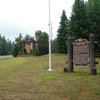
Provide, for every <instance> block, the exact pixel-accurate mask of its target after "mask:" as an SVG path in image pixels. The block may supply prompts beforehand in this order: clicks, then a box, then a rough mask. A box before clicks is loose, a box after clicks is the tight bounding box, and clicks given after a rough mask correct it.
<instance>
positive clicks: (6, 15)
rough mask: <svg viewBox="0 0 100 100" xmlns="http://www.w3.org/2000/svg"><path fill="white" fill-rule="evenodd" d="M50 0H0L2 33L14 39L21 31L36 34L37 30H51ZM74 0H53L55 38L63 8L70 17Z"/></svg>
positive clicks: (52, 12)
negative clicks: (49, 18)
mask: <svg viewBox="0 0 100 100" xmlns="http://www.w3.org/2000/svg"><path fill="white" fill-rule="evenodd" d="M48 1H49V0H0V33H1V35H4V36H5V37H6V38H9V39H11V40H14V39H15V37H16V36H18V35H19V33H20V32H21V33H22V34H23V35H25V34H30V35H32V36H34V33H35V31H36V30H42V31H46V32H48V31H49V28H48V22H49V20H48V17H49V16H48ZM73 3H74V0H51V19H52V23H53V38H55V37H56V34H57V32H56V31H57V29H58V26H59V21H60V16H61V13H62V10H63V9H65V11H66V15H67V16H68V17H69V16H70V13H71V8H72V5H73Z"/></svg>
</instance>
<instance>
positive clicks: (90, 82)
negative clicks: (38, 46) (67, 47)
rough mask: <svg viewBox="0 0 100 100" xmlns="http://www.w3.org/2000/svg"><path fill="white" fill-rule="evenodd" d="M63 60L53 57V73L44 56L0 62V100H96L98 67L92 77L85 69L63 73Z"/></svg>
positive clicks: (99, 92) (99, 83) (99, 90)
mask: <svg viewBox="0 0 100 100" xmlns="http://www.w3.org/2000/svg"><path fill="white" fill-rule="evenodd" d="M66 59H67V56H66V55H64V54H53V55H52V63H53V64H52V67H53V72H48V55H45V56H40V57H36V56H33V57H32V56H31V57H18V58H9V59H0V100H100V64H98V65H97V70H98V75H96V76H92V75H91V74H90V69H89V67H75V72H74V73H64V72H63V69H64V67H65V66H67V65H66ZM97 61H99V63H100V59H99V58H97Z"/></svg>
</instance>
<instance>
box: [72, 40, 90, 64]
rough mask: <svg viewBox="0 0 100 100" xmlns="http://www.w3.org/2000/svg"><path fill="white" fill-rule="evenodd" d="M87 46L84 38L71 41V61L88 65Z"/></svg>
mask: <svg viewBox="0 0 100 100" xmlns="http://www.w3.org/2000/svg"><path fill="white" fill-rule="evenodd" d="M88 49H89V46H88V41H87V40H86V39H78V40H75V41H74V43H73V62H74V64H75V65H78V66H87V65H88V55H89V50H88Z"/></svg>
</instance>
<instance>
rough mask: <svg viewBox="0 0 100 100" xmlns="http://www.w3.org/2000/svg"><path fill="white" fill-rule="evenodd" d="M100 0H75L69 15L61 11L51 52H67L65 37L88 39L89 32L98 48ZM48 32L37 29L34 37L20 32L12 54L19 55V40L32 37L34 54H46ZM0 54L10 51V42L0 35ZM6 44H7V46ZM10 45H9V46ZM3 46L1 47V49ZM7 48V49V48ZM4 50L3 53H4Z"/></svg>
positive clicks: (99, 47) (99, 43)
mask: <svg viewBox="0 0 100 100" xmlns="http://www.w3.org/2000/svg"><path fill="white" fill-rule="evenodd" d="M99 10H100V0H88V1H87V2H86V1H84V0H75V2H74V4H73V7H72V13H71V16H70V17H69V18H68V17H67V16H66V11H65V10H63V11H62V15H61V19H60V23H59V27H58V30H57V38H56V39H54V40H52V41H51V42H52V53H67V45H66V42H67V39H68V37H69V36H72V38H73V40H75V39H79V38H83V39H87V40H88V39H89V34H94V35H95V37H96V40H97V41H98V47H97V50H100V39H99V38H100V11H99ZM48 38H49V36H48V33H46V32H42V31H41V30H37V31H36V32H35V37H32V36H30V35H28V34H27V35H26V36H25V37H23V36H22V35H21V34H20V35H19V36H18V37H17V38H16V39H15V43H14V49H13V54H17V55H20V54H21V48H20V42H21V41H22V40H23V39H24V40H30V39H34V40H35V42H36V46H35V50H34V53H33V54H35V55H44V54H48V51H49V43H48ZM2 44H3V45H2ZM0 45H1V46H0V54H2V55H4V54H10V53H12V50H11V49H12V47H13V46H12V43H11V41H8V40H6V39H5V38H4V37H1V36H0ZM7 45H8V46H7ZM10 46H11V47H10ZM2 48H3V49H2ZM7 48H8V49H7ZM4 52H5V53H4Z"/></svg>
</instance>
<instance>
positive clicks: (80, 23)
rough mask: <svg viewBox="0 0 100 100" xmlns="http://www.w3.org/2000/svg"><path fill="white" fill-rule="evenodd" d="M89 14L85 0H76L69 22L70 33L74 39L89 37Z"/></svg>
mask: <svg viewBox="0 0 100 100" xmlns="http://www.w3.org/2000/svg"><path fill="white" fill-rule="evenodd" d="M88 21H89V20H88V16H87V13H86V4H85V3H84V0H75V2H74V5H73V8H72V14H71V18H70V23H69V26H70V28H69V33H70V35H71V36H73V38H74V39H77V38H88V28H87V27H88Z"/></svg>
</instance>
